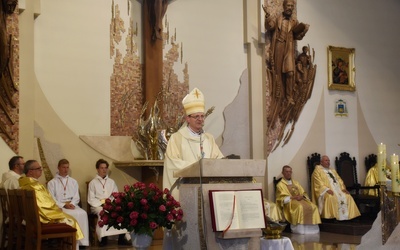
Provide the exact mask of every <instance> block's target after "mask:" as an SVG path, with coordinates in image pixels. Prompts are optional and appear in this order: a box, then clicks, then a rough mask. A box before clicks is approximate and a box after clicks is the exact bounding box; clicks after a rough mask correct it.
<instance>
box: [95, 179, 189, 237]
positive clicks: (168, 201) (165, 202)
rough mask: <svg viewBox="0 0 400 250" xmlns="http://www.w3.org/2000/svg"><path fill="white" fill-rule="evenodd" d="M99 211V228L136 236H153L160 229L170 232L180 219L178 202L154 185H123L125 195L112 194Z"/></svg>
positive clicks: (167, 192)
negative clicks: (163, 228)
mask: <svg viewBox="0 0 400 250" xmlns="http://www.w3.org/2000/svg"><path fill="white" fill-rule="evenodd" d="M112 196H113V198H114V199H113V200H111V199H107V200H106V202H105V203H104V205H103V210H102V211H101V212H100V220H99V222H98V223H99V226H100V227H103V226H107V229H109V228H110V227H114V228H116V229H126V230H128V231H129V232H132V231H134V232H135V233H136V234H147V235H149V236H153V231H154V230H155V229H157V228H159V227H166V228H168V229H170V228H171V227H172V225H173V224H175V222H177V221H181V220H182V216H183V211H182V209H181V206H180V203H179V202H178V201H176V200H175V199H174V197H173V196H172V195H171V194H170V193H169V190H168V189H167V188H166V189H164V191H161V190H160V189H159V188H158V187H157V186H156V185H155V184H154V183H150V184H149V185H148V186H147V187H146V184H144V183H143V182H136V183H135V184H133V185H131V186H129V185H125V186H124V192H114V193H113V194H112Z"/></svg>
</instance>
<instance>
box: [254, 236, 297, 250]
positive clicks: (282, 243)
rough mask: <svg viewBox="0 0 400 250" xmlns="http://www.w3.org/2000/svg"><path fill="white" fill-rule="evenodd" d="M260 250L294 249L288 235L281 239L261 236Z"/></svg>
mask: <svg viewBox="0 0 400 250" xmlns="http://www.w3.org/2000/svg"><path fill="white" fill-rule="evenodd" d="M260 242H261V250H294V248H293V245H292V242H291V241H290V239H289V238H288V237H282V238H281V239H264V238H261V240H260Z"/></svg>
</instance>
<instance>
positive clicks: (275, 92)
mask: <svg viewBox="0 0 400 250" xmlns="http://www.w3.org/2000/svg"><path fill="white" fill-rule="evenodd" d="M282 6H283V12H279V13H277V14H273V13H272V11H273V10H271V8H267V7H265V6H263V9H264V12H265V28H266V30H267V33H266V34H267V41H270V44H269V48H268V50H267V53H268V55H267V62H266V65H267V79H268V81H267V83H268V84H269V97H270V102H269V103H270V107H269V111H268V116H267V122H268V132H267V133H268V136H270V135H271V134H270V133H271V131H270V130H273V129H275V127H276V124H277V123H279V124H281V126H280V127H279V128H278V129H279V131H278V132H277V133H272V134H276V138H274V140H276V141H277V143H276V146H275V148H276V147H277V146H278V145H279V143H280V141H281V140H282V139H283V138H284V142H285V144H286V143H287V142H288V140H289V139H290V137H291V135H292V133H293V130H294V125H295V123H296V121H297V119H298V117H299V115H300V113H301V110H302V108H303V107H304V105H305V103H306V101H307V100H308V99H309V98H310V96H311V92H312V87H313V83H314V77H315V71H316V66H315V65H313V64H312V61H313V56H314V55H313V56H311V55H310V53H309V51H310V49H309V48H308V47H305V48H303V53H302V54H300V55H299V56H297V58H296V54H297V52H296V51H295V47H296V40H302V39H303V37H304V36H305V34H306V33H307V31H308V29H309V25H308V24H304V23H302V22H299V21H298V20H297V18H296V15H295V14H294V10H295V1H294V0H284V1H283V4H282ZM289 123H292V127H291V128H290V130H289V131H288V132H287V133H286V135H285V137H284V136H283V135H284V129H285V127H286V125H288V124H289ZM275 148H274V149H275Z"/></svg>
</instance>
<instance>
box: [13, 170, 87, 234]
mask: <svg viewBox="0 0 400 250" xmlns="http://www.w3.org/2000/svg"><path fill="white" fill-rule="evenodd" d="M18 181H19V186H20V187H21V189H26V190H34V191H35V194H36V202H37V205H38V210H39V215H40V222H42V223H66V224H68V225H70V226H72V227H74V228H76V230H77V231H76V239H77V240H80V239H82V238H83V233H82V230H81V228H80V227H79V224H78V223H77V222H76V220H75V219H74V218H73V217H72V216H70V215H68V214H66V213H64V212H63V211H62V210H61V209H60V208H59V207H58V206H57V204H56V202H55V201H54V199H53V197H52V196H51V194H50V193H49V191H48V190H47V189H46V187H45V186H43V185H42V184H41V183H39V182H38V181H37V180H36V179H34V178H31V177H21V178H20V179H19V180H18Z"/></svg>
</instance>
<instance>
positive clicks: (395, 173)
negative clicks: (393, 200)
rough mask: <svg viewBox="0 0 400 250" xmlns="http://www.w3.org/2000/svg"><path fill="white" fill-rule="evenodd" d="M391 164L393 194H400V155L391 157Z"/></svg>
mask: <svg viewBox="0 0 400 250" xmlns="http://www.w3.org/2000/svg"><path fill="white" fill-rule="evenodd" d="M390 164H391V165H392V166H391V168H392V169H391V170H392V192H397V193H398V192H400V185H399V182H398V180H399V156H398V155H395V154H393V155H391V156H390Z"/></svg>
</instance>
